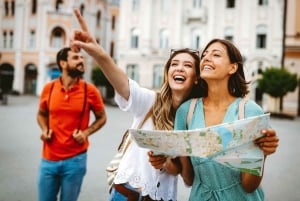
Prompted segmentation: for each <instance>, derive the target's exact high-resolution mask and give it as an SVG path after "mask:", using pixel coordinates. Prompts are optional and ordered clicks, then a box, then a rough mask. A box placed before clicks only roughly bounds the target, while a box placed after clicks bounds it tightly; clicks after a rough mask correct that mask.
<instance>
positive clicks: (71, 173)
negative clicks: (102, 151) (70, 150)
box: [38, 152, 87, 201]
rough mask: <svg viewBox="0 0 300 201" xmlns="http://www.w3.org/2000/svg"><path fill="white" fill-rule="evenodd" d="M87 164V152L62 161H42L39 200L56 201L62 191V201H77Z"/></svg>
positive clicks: (39, 177)
mask: <svg viewBox="0 0 300 201" xmlns="http://www.w3.org/2000/svg"><path fill="white" fill-rule="evenodd" d="M86 163H87V153H86V152H85V153H82V154H79V155H77V156H74V157H72V158H68V159H66V160H61V161H48V160H45V159H42V160H41V164H40V170H39V175H38V200H39V201H56V200H57V195H58V192H59V190H60V200H61V201H76V200H77V199H78V196H79V193H80V188H81V184H82V181H83V177H84V175H85V173H86Z"/></svg>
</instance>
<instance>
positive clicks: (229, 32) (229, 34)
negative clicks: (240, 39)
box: [224, 27, 233, 41]
mask: <svg viewBox="0 0 300 201" xmlns="http://www.w3.org/2000/svg"><path fill="white" fill-rule="evenodd" d="M224 39H226V40H230V41H233V29H232V28H231V27H226V28H225V30H224Z"/></svg>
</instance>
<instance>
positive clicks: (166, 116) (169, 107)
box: [152, 48, 202, 130]
mask: <svg viewBox="0 0 300 201" xmlns="http://www.w3.org/2000/svg"><path fill="white" fill-rule="evenodd" d="M180 53H188V54H189V55H191V56H192V57H193V58H194V60H195V70H196V75H197V78H198V79H200V68H199V66H200V57H199V53H198V54H196V52H195V51H191V49H188V48H185V49H180V50H176V51H173V52H172V53H171V55H170V58H169V59H168V61H167V62H166V64H165V67H164V79H163V84H162V87H161V90H160V92H159V93H157V95H156V100H155V102H154V105H153V106H152V120H153V124H154V128H155V129H157V130H171V129H173V126H174V119H175V113H176V109H175V108H174V107H173V104H172V91H171V88H170V85H169V82H168V71H169V68H170V65H171V62H172V59H173V58H174V57H175V56H176V55H177V54H180ZM198 83H199V82H198ZM201 91H202V90H201V89H200V85H199V84H196V85H194V86H193V89H192V92H191V93H190V95H189V96H188V97H187V98H186V100H188V99H190V98H193V97H200V96H201ZM184 101H185V100H184Z"/></svg>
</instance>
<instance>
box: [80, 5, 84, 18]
mask: <svg viewBox="0 0 300 201" xmlns="http://www.w3.org/2000/svg"><path fill="white" fill-rule="evenodd" d="M80 13H81V15H82V16H84V4H81V5H80Z"/></svg>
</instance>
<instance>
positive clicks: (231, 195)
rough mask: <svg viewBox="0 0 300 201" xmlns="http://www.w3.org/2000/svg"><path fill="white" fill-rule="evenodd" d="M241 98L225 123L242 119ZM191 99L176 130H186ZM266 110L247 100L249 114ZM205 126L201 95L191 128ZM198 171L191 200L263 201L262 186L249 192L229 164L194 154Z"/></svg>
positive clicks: (180, 113) (183, 107) (180, 114)
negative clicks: (227, 165)
mask: <svg viewBox="0 0 300 201" xmlns="http://www.w3.org/2000/svg"><path fill="white" fill-rule="evenodd" d="M240 100H241V98H237V99H236V100H235V101H234V102H233V103H232V104H231V105H230V106H229V107H228V109H227V111H226V114H225V117H224V119H223V123H226V122H231V121H234V120H238V106H239V102H240ZM190 103H191V100H188V101H186V102H185V103H183V104H182V105H181V106H180V107H179V108H178V110H177V113H176V118H175V130H186V129H187V127H186V118H187V113H188V110H189V106H190ZM260 114H263V110H262V108H261V107H260V106H259V105H257V104H256V103H255V102H254V101H252V100H248V101H247V102H246V104H245V114H244V115H245V118H247V117H251V116H256V115H260ZM203 127H205V117H204V111H203V102H202V98H200V99H198V101H197V103H196V106H195V109H194V114H193V117H192V119H191V121H190V127H189V129H197V128H203ZM191 161H192V164H193V168H194V171H195V177H194V182H193V185H192V189H191V194H190V198H189V200H190V201H262V200H264V193H263V191H262V189H261V187H259V188H257V189H256V190H255V191H254V192H253V193H247V192H245V191H244V190H243V187H242V185H241V177H240V172H239V171H236V170H233V169H231V168H229V167H226V166H224V165H222V164H220V163H218V162H215V161H214V160H211V159H209V158H199V157H191Z"/></svg>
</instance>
